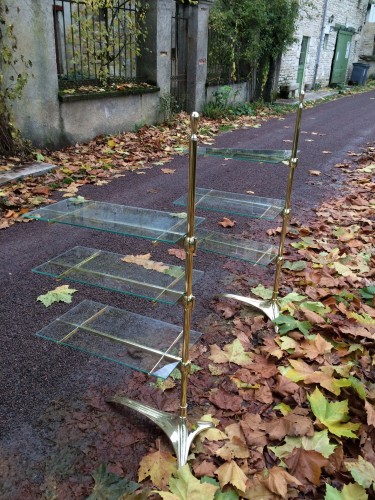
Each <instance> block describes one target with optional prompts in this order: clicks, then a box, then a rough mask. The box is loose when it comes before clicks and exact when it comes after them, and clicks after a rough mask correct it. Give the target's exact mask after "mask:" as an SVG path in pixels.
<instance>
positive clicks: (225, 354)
mask: <svg viewBox="0 0 375 500" xmlns="http://www.w3.org/2000/svg"><path fill="white" fill-rule="evenodd" d="M210 349H211V354H210V356H208V359H211V360H212V361H213V362H214V363H219V364H220V363H235V364H236V365H239V366H248V365H249V364H250V363H251V361H252V359H253V356H254V355H253V354H252V353H251V352H245V350H244V348H243V347H242V344H241V342H240V341H239V340H238V339H235V340H234V341H233V342H232V343H231V344H226V345H225V346H224V348H223V350H221V349H220V347H219V346H217V345H216V344H213V345H211V346H210Z"/></svg>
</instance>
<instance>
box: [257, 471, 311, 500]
mask: <svg viewBox="0 0 375 500" xmlns="http://www.w3.org/2000/svg"><path fill="white" fill-rule="evenodd" d="M261 483H262V484H264V485H265V486H266V487H267V488H268V489H269V490H270V491H272V493H276V494H277V495H280V496H281V498H285V499H286V498H287V492H288V484H294V485H296V486H302V483H301V482H300V481H299V480H298V479H297V478H296V477H294V476H291V475H290V474H288V472H287V471H286V470H285V469H282V468H281V467H272V469H268V476H267V477H266V478H265V479H261Z"/></svg>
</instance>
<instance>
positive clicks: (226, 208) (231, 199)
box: [173, 188, 284, 220]
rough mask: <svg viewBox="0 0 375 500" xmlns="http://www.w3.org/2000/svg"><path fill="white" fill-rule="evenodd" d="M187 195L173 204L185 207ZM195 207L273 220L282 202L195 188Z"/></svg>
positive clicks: (280, 208) (279, 210)
mask: <svg viewBox="0 0 375 500" xmlns="http://www.w3.org/2000/svg"><path fill="white" fill-rule="evenodd" d="M187 197H188V196H187V194H184V196H182V197H181V198H179V199H178V200H175V201H174V202H173V203H174V204H175V205H180V206H184V207H185V206H187ZM195 206H196V207H197V208H201V209H203V210H211V211H213V212H223V213H225V214H232V215H241V216H245V217H252V218H254V219H266V220H273V219H274V218H275V217H276V216H277V215H279V213H280V212H281V211H282V209H283V208H284V202H283V200H275V199H272V198H261V197H259V196H252V195H249V194H238V193H227V192H225V191H216V190H215V189H203V188H197V189H196V193H195Z"/></svg>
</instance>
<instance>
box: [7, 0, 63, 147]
mask: <svg viewBox="0 0 375 500" xmlns="http://www.w3.org/2000/svg"><path fill="white" fill-rule="evenodd" d="M10 4H11V6H10V12H9V18H10V19H12V20H13V24H14V31H15V35H16V37H17V53H18V55H19V57H20V56H21V55H23V56H24V57H25V59H26V60H30V61H31V62H32V68H30V69H28V70H27V73H28V74H29V79H28V82H27V84H26V86H25V88H24V89H23V92H22V98H21V99H19V100H16V101H13V103H12V108H13V113H14V117H15V124H16V126H17V127H18V128H19V129H20V130H21V132H22V134H23V135H24V137H25V138H27V139H29V140H31V141H32V142H33V144H35V145H36V146H54V145H56V144H58V143H60V142H63V137H62V135H63V134H62V133H61V128H60V121H59V120H60V117H59V102H58V99H57V93H58V80H57V68H56V53H55V40H54V31H53V11H52V2H51V1H50V0H23V1H22V2H13V5H12V2H10ZM14 4H19V11H18V9H17V6H16V5H14ZM18 69H19V70H20V72H22V71H24V70H23V68H22V65H20V66H19V68H18Z"/></svg>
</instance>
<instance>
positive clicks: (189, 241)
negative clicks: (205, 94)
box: [180, 111, 199, 419]
mask: <svg viewBox="0 0 375 500" xmlns="http://www.w3.org/2000/svg"><path fill="white" fill-rule="evenodd" d="M198 120H199V114H198V113H197V112H195V111H194V112H193V113H192V114H191V119H190V123H191V137H190V144H189V179H188V205H187V233H186V236H185V245H184V246H185V252H186V260H185V294H184V325H183V345H182V360H181V365H180V368H181V403H180V417H181V418H182V419H186V418H187V388H188V380H189V374H190V356H189V345H190V324H191V313H192V310H193V307H194V300H195V297H194V296H193V255H194V253H195V250H196V238H195V236H194V219H195V183H196V172H197V144H198V138H197V130H198Z"/></svg>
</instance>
